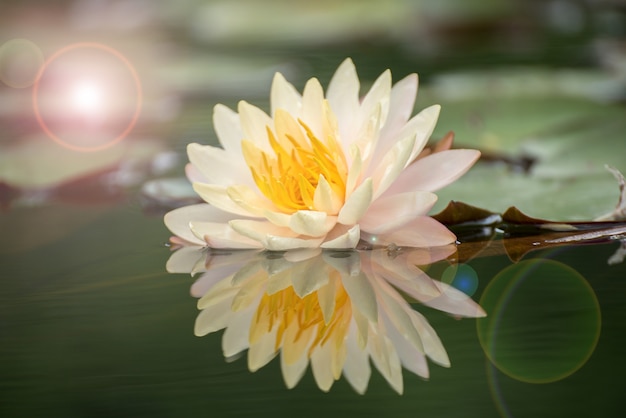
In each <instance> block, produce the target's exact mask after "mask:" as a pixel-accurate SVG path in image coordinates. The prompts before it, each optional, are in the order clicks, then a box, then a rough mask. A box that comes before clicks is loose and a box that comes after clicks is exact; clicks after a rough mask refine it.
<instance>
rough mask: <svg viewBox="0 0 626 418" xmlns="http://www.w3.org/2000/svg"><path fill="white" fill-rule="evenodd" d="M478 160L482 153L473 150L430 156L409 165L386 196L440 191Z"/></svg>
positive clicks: (438, 153) (443, 152)
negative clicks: (422, 191) (420, 191)
mask: <svg viewBox="0 0 626 418" xmlns="http://www.w3.org/2000/svg"><path fill="white" fill-rule="evenodd" d="M478 158H480V151H476V150H472V149H453V150H448V151H441V152H437V153H435V154H430V155H428V156H426V157H424V158H420V159H419V160H417V161H415V162H414V163H413V164H411V165H409V166H408V167H407V168H406V169H405V170H404V172H403V173H402V174H401V175H400V176H399V177H398V179H397V180H396V182H395V183H394V184H393V185H392V186H391V187H390V188H389V190H387V193H386V194H388V195H389V194H395V193H402V192H408V191H413V190H425V191H429V192H433V191H436V190H439V189H441V188H442V187H445V186H447V185H448V184H450V183H452V182H454V181H455V180H457V179H458V178H459V177H461V176H462V175H463V174H465V173H466V172H467V171H468V170H469V169H470V168H471V167H472V165H474V163H475V162H476V161H477V160H478Z"/></svg>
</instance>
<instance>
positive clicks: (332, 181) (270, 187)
mask: <svg viewBox="0 0 626 418" xmlns="http://www.w3.org/2000/svg"><path fill="white" fill-rule="evenodd" d="M326 109H328V111H327V112H326V115H325V123H323V139H320V138H317V137H316V136H315V134H314V133H313V131H312V130H311V129H310V128H309V127H308V126H307V125H306V124H305V123H304V122H303V121H302V120H300V119H298V120H297V121H296V120H295V119H294V118H293V117H292V116H291V115H290V114H289V113H287V112H286V111H283V110H281V109H279V110H277V111H276V113H275V116H274V130H272V129H271V128H270V127H269V126H268V127H267V138H268V141H269V144H270V147H271V149H272V151H273V152H265V151H263V150H261V149H260V148H258V147H257V146H255V145H254V144H253V143H251V142H250V141H248V140H244V141H242V148H243V155H244V158H245V160H246V163H247V164H248V166H249V167H250V171H251V173H252V177H253V178H254V181H255V183H256V184H257V186H258V188H259V190H260V191H261V192H262V193H263V194H264V195H265V196H266V197H267V198H268V199H270V200H271V201H272V202H273V203H274V204H275V205H276V207H277V208H279V209H280V210H282V211H284V212H285V213H294V212H296V211H298V210H316V208H315V205H314V196H315V190H316V188H317V185H318V183H319V181H320V176H324V179H325V180H326V181H327V182H328V184H329V185H330V187H331V189H332V191H333V192H334V194H335V195H336V196H338V197H339V198H340V199H342V200H343V199H345V189H346V178H347V171H348V170H347V164H346V159H345V156H344V154H343V151H342V149H341V146H340V144H339V143H338V141H337V138H336V129H335V128H334V126H333V124H332V121H331V120H330V118H332V115H330V109H329V108H328V107H326V108H325V110H326Z"/></svg>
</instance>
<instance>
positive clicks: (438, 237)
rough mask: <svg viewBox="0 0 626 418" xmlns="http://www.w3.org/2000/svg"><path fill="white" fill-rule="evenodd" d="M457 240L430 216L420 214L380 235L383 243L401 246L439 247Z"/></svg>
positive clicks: (379, 238) (380, 240) (379, 239)
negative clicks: (394, 229)
mask: <svg viewBox="0 0 626 418" xmlns="http://www.w3.org/2000/svg"><path fill="white" fill-rule="evenodd" d="M455 241H456V236H455V235H454V234H453V233H452V232H451V231H450V230H449V229H448V228H446V227H445V226H443V225H442V224H440V223H439V222H437V221H436V220H434V219H433V218H431V217H430V216H419V217H417V218H415V219H414V220H412V221H411V222H409V223H408V224H405V225H404V226H403V227H402V228H400V229H398V230H396V231H391V232H389V233H386V234H384V235H381V236H379V237H378V242H379V243H381V244H382V243H386V244H392V243H393V244H395V245H398V246H400V247H431V246H434V247H437V246H439V245H447V244H451V243H453V242H455ZM383 245H384V244H383Z"/></svg>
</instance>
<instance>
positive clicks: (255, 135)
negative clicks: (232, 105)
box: [237, 100, 274, 153]
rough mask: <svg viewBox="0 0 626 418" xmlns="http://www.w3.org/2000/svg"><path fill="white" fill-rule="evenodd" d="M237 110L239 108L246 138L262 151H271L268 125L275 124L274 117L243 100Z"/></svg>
mask: <svg viewBox="0 0 626 418" xmlns="http://www.w3.org/2000/svg"><path fill="white" fill-rule="evenodd" d="M237 110H239V118H240V119H241V128H242V130H243V134H244V139H247V140H248V141H250V142H252V143H253V144H254V145H256V146H257V148H260V149H261V150H262V151H265V152H268V153H271V152H272V151H271V148H270V145H269V141H268V139H267V127H268V126H269V127H271V126H273V125H274V123H273V121H272V118H270V117H269V116H268V115H267V114H266V113H265V112H263V111H262V110H261V109H259V108H258V107H256V106H253V105H251V104H249V103H247V102H245V101H243V100H242V101H240V102H239V106H238V107H237Z"/></svg>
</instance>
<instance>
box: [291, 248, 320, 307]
mask: <svg viewBox="0 0 626 418" xmlns="http://www.w3.org/2000/svg"><path fill="white" fill-rule="evenodd" d="M291 275H292V276H291V282H292V283H293V290H294V292H296V294H297V295H298V296H300V297H301V298H304V297H305V296H307V295H309V294H311V293H313V292H314V291H316V290H317V289H319V288H320V287H321V286H324V285H325V284H326V283H328V271H327V269H326V268H325V266H324V262H323V260H322V257H316V258H313V259H311V260H306V261H303V262H300V263H297V264H295V265H294V267H293V269H292V270H291Z"/></svg>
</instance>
